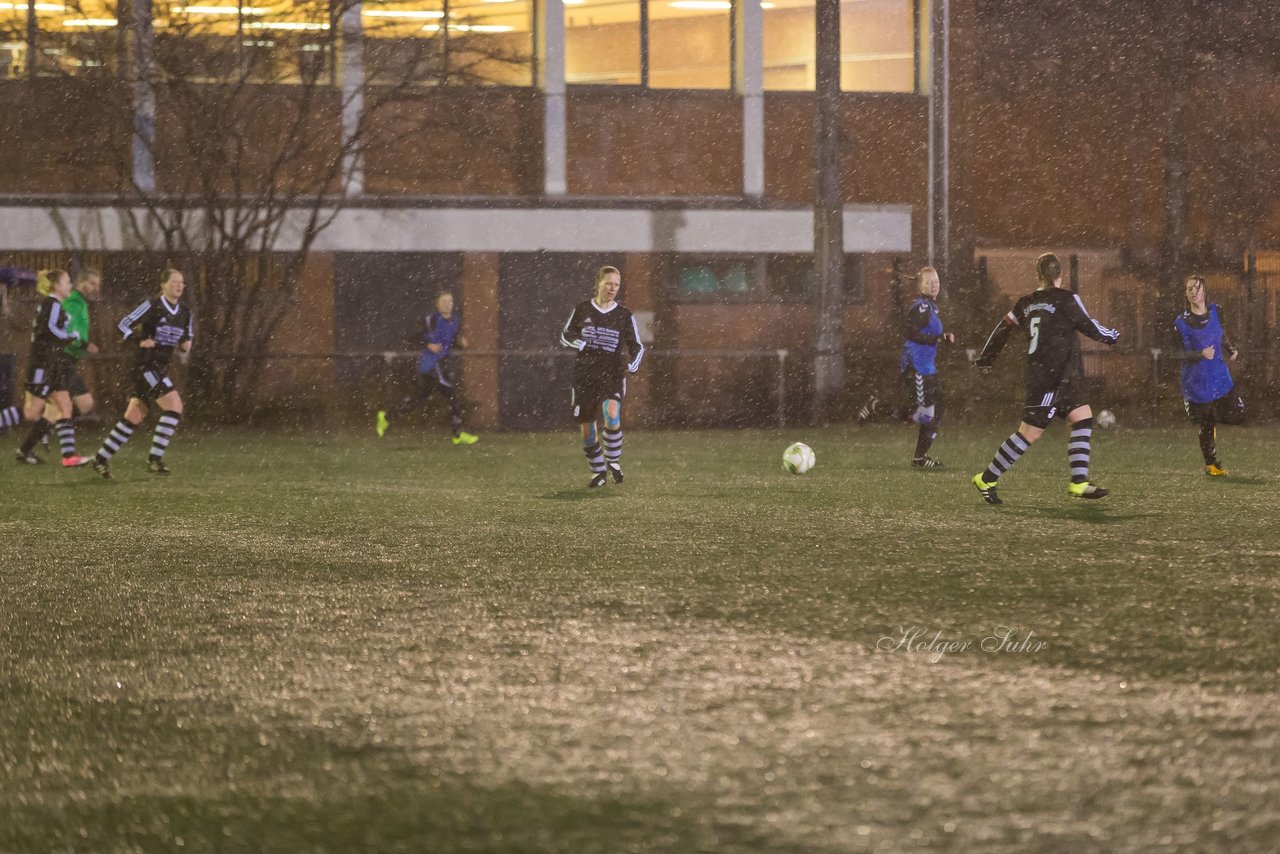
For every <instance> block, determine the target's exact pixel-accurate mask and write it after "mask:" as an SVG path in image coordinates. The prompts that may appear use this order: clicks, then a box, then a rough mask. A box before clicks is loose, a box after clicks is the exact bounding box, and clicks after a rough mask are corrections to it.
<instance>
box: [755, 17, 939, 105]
mask: <svg viewBox="0 0 1280 854" xmlns="http://www.w3.org/2000/svg"><path fill="white" fill-rule="evenodd" d="M761 5H762V7H763V9H764V12H763V18H764V88H765V89H774V90H785V89H791V90H799V91H812V90H813V88H814V81H815V79H816V72H815V64H814V56H815V34H814V30H815V18H816V12H815V10H814V0H765V2H764V3H762V4H761ZM919 5H920V4H919V0H845V2H844V3H842V4H841V6H840V56H841V62H840V86H841V88H842V89H844V90H845V91H846V92H914V91H916V70H915V45H916V20H917V15H918V14H919V9H918V7H919Z"/></svg>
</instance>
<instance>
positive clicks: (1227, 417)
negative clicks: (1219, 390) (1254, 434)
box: [1182, 386, 1244, 424]
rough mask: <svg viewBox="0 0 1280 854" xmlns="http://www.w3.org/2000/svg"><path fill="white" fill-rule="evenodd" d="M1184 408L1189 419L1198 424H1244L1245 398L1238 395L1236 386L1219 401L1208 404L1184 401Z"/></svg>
mask: <svg viewBox="0 0 1280 854" xmlns="http://www.w3.org/2000/svg"><path fill="white" fill-rule="evenodd" d="M1182 406H1183V408H1185V409H1186V411H1187V417H1188V418H1190V419H1191V420H1192V421H1194V422H1196V423H1197V424H1243V423H1244V398H1243V397H1241V396H1240V395H1239V394H1237V393H1236V388H1235V386H1232V387H1231V391H1229V392H1227V393H1226V394H1224V395H1223V396H1222V397H1220V398H1218V399H1217V400H1211V401H1209V402H1208V403H1192V402H1191V401H1189V400H1183V401H1182Z"/></svg>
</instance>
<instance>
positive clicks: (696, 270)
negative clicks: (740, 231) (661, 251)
mask: <svg viewBox="0 0 1280 854" xmlns="http://www.w3.org/2000/svg"><path fill="white" fill-rule="evenodd" d="M668 270H669V271H670V272H669V275H668V277H667V279H668V282H669V283H670V288H671V294H672V296H674V297H675V298H676V299H679V300H685V301H691V302H697V301H700V300H710V301H741V302H797V303H808V302H810V301H812V300H813V298H814V295H815V293H816V287H815V284H816V282H817V275H816V273H815V270H814V264H813V255H811V254H807V253H806V254H802V253H787V254H776V255H705V256H703V255H675V256H671V257H670V259H669V266H668ZM865 281H866V264H865V256H863V255H846V256H845V259H844V299H845V302H847V303H860V302H863V301H865V299H866V289H865V285H864V283H865Z"/></svg>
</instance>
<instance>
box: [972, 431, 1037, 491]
mask: <svg viewBox="0 0 1280 854" xmlns="http://www.w3.org/2000/svg"><path fill="white" fill-rule="evenodd" d="M1029 447H1030V445H1028V444H1027V440H1026V439H1024V438H1023V437H1022V434H1021V433H1018V432H1016V431H1015V432H1014V433H1013V435H1011V436H1010V437H1009V438H1008V439H1005V440H1004V444H1003V445H1001V446H1000V450H998V451H996V455H995V457H994V458H993V459H992V460H991V465H989V466H987V471H986V476H985V477H984V478H983V480H984V481H986V482H987V483H995V482H996V481H997V480H999V479H1000V475H1002V474H1004V473H1005V472H1007V471H1008V470H1009V469H1011V468H1013V464H1014V463H1016V462H1017V461H1018V459H1019V458H1020V457H1021V456H1022V455H1023V454H1025V453H1026V452H1027V448H1029Z"/></svg>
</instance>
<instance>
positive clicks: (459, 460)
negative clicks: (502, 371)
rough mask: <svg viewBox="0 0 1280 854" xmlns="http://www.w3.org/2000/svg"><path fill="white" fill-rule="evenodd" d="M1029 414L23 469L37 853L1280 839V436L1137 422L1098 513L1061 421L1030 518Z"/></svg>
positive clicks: (403, 442)
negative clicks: (811, 454) (614, 475)
mask: <svg viewBox="0 0 1280 854" xmlns="http://www.w3.org/2000/svg"><path fill="white" fill-rule="evenodd" d="M1004 435H1005V431H1003V430H979V429H973V428H967V429H957V430H954V431H950V432H947V433H944V436H943V439H942V440H941V441H940V442H939V443H938V445H937V447H936V452H937V455H938V456H940V457H942V458H943V459H945V460H946V461H947V462H948V464H949V467H948V468H946V469H943V470H940V471H921V470H912V469H910V468H909V467H907V465H906V460H907V458H908V457H909V454H910V450H911V444H912V434H911V432H910V431H906V430H899V429H891V428H888V427H868V428H864V429H862V430H857V429H848V430H842V429H831V430H804V431H787V432H785V433H783V432H771V431H740V432H723V433H715V432H707V433H649V434H645V433H631V434H629V435H628V437H627V451H626V461H625V462H626V470H627V482H626V483H625V484H624V485H622V486H620V487H619V486H615V485H613V484H610V485H609V486H607V487H606V488H604V489H603V490H599V491H592V492H588V491H587V490H586V489H585V483H586V480H587V477H588V474H587V470H586V466H585V463H584V461H583V459H582V457H581V453H580V452H579V451H578V450H577V449H576V447H575V440H574V439H573V437H572V436H571V435H532V436H528V435H486V436H484V437H483V438H482V441H481V443H480V444H479V445H476V446H474V447H471V448H455V447H453V446H452V445H450V444H448V443H447V441H444V440H442V439H441V438H440V436H439V434H428V435H419V434H413V435H410V434H400V435H396V434H393V435H391V436H389V437H388V438H387V439H384V440H382V441H381V442H377V441H375V440H373V439H372V438H364V437H351V436H324V437H317V436H302V435H297V436H288V435H280V434H261V433H251V432H231V433H221V434H215V433H200V432H197V431H191V432H188V433H185V434H184V435H182V436H180V437H179V440H178V442H177V443H176V444H175V449H174V452H173V453H172V454H171V457H170V461H171V464H172V466H173V467H174V470H175V474H174V475H173V476H172V477H169V478H157V477H155V476H153V475H149V474H147V473H146V472H145V471H144V470H143V467H144V464H145V463H144V456H145V453H144V449H143V448H142V447H141V446H142V444H143V443H142V442H141V441H138V442H135V443H134V444H135V445H137V446H138V447H133V446H130V447H129V448H128V449H126V451H125V452H124V453H123V454H122V455H121V456H120V457H119V458H117V462H116V463H115V465H114V468H115V471H116V478H117V479H116V480H115V481H113V482H110V483H107V482H102V481H100V480H98V479H96V477H95V476H94V475H93V474H92V473H91V472H89V471H87V470H81V471H61V470H58V469H56V468H54V467H53V466H45V467H43V468H40V469H36V468H34V467H31V468H27V467H18V466H16V465H13V464H9V465H8V466H7V467H6V468H5V469H3V470H0V511H2V512H0V566H2V567H3V570H2V571H0V583H2V584H3V597H2V599H0V656H2V657H0V850H4V851H9V850H14V851H25V850H50V849H53V850H84V851H104V850H144V851H145V850H169V849H172V848H175V847H178V846H179V845H181V846H182V847H183V848H185V849H186V850H197V851H204V850H269V851H292V850H311V851H366V850H367V851H388V850H409V851H419V850H435V851H452V850H457V851H575V852H576V851H627V850H672V851H691V850H738V851H754V850H762V849H769V850H784V851H785V850H795V851H813V850H831V851H859V850H867V851H871V850H875V851H885V850H888V851H894V850H984V851H1010V852H1013V851H1028V850H1061V851H1076V850H1089V849H1094V850H1096V849H1121V850H1124V849H1129V850H1133V849H1149V848H1155V847H1170V848H1184V849H1187V850H1197V851H1214V850H1221V851H1232V852H1240V851H1268V850H1272V849H1273V845H1274V840H1275V839H1277V838H1280V807H1277V806H1276V799H1275V792H1276V791H1278V790H1280V707H1278V706H1277V704H1276V702H1275V700H1276V688H1277V682H1278V679H1280V629H1278V628H1277V626H1280V576H1278V575H1277V569H1278V568H1280V519H1278V518H1277V514H1276V513H1275V507H1276V506H1277V493H1278V492H1280V488H1278V485H1280V480H1278V479H1277V477H1276V476H1275V474H1274V454H1273V451H1272V446H1273V441H1274V440H1273V428H1268V427H1266V426H1261V427H1250V428H1244V429H1239V430H1224V431H1223V432H1222V435H1221V437H1220V443H1221V447H1222V450H1223V455H1224V459H1225V460H1226V462H1227V463H1228V464H1229V467H1230V468H1231V469H1232V470H1233V472H1235V474H1234V475H1233V476H1232V477H1231V478H1228V479H1220V480H1213V481H1211V480H1210V479H1208V478H1206V477H1205V476H1204V475H1203V474H1202V473H1201V471H1200V466H1199V460H1198V452H1197V449H1196V447H1195V438H1194V433H1193V431H1192V430H1191V429H1189V428H1181V429H1151V430H1137V431H1123V430H1122V431H1114V432H1107V433H1102V434H1100V435H1099V439H1098V441H1097V443H1096V444H1095V467H1094V471H1095V475H1096V477H1097V480H1098V481H1099V482H1101V483H1103V484H1104V485H1106V486H1108V487H1109V488H1111V489H1112V490H1113V493H1114V494H1113V495H1112V497H1110V498H1108V499H1105V500H1104V501H1101V502H1082V501H1079V500H1074V499H1070V498H1068V497H1067V495H1066V485H1065V484H1066V478H1065V468H1066V460H1065V447H1064V446H1065V436H1064V435H1063V430H1062V428H1061V427H1060V426H1058V427H1055V428H1054V429H1053V430H1052V431H1051V432H1050V433H1049V434H1048V435H1047V436H1046V437H1045V438H1044V439H1043V440H1042V441H1041V442H1040V443H1038V444H1037V445H1036V446H1034V447H1033V449H1032V450H1031V452H1030V453H1029V454H1028V456H1027V457H1025V458H1024V459H1023V461H1022V462H1020V463H1019V464H1018V467H1017V468H1016V469H1015V470H1014V472H1012V473H1011V474H1010V475H1009V476H1007V477H1006V478H1005V479H1004V480H1003V481H1002V495H1003V496H1004V498H1005V499H1006V501H1007V502H1008V503H1007V504H1006V505H1005V506H1004V507H1000V508H993V507H989V506H987V505H985V504H983V503H982V502H981V500H980V499H979V498H978V496H977V494H976V492H975V490H974V489H973V487H972V486H971V485H970V484H969V483H968V478H969V476H971V475H972V473H973V472H974V471H976V470H978V468H980V467H981V466H982V465H985V463H986V462H987V460H988V459H989V458H990V455H991V453H992V452H993V451H994V450H995V448H996V446H997V445H998V444H999V443H1000V441H1001V440H1002V439H1003V438H1004ZM796 439H802V440H804V441H807V442H809V443H810V444H811V445H813V447H814V448H815V450H816V451H817V454H818V467H817V468H816V469H815V470H814V472H812V473H811V474H809V475H806V476H803V477H794V476H790V475H787V474H785V473H783V472H782V470H781V465H780V455H781V451H782V449H783V448H784V447H785V446H786V445H787V444H788V443H790V442H791V441H794V440H796ZM57 530H66V531H73V532H74V534H73V536H72V537H68V538H57V537H53V536H51V532H53V531H57ZM1002 626H1004V627H1009V629H1011V630H1012V632H1011V634H1010V635H1009V636H1008V639H1007V641H1001V640H998V639H994V638H998V636H999V635H1000V634H1001V633H1002V632H1001V631H1000V630H999V628H998V627H1002ZM904 637H905V638H909V639H910V641H909V642H903V641H904ZM886 639H887V640H886ZM930 641H933V642H932V643H929V642H930ZM984 641H985V646H986V648H985V649H984V648H983V647H984ZM948 642H949V643H950V644H952V645H951V646H946V645H945V644H946V643H948ZM908 646H913V647H915V649H914V651H909V650H908V649H907V647H908ZM922 646H927V647H928V648H921V647H922Z"/></svg>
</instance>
